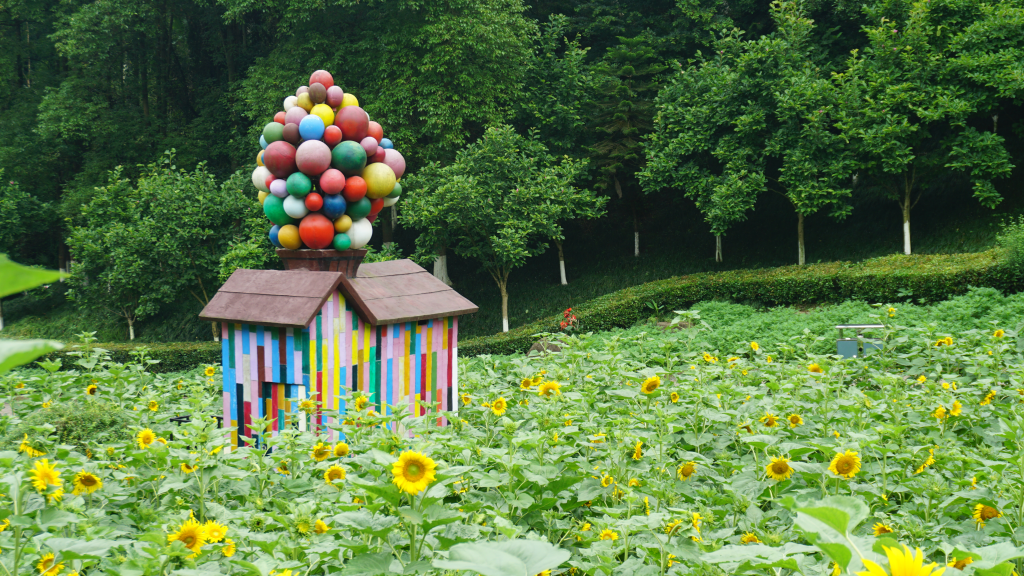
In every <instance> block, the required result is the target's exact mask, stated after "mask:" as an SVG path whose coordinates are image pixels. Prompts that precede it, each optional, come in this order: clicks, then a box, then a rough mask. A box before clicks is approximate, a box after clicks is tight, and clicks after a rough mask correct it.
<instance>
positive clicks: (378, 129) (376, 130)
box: [366, 120, 384, 144]
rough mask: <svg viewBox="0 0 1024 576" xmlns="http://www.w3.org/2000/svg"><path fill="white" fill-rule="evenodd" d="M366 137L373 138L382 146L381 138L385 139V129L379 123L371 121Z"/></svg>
mask: <svg viewBox="0 0 1024 576" xmlns="http://www.w3.org/2000/svg"><path fill="white" fill-rule="evenodd" d="M366 135H367V136H372V137H373V139H374V140H376V141H377V143H378V144H380V140H381V138H383V137H384V128H383V127H382V126H381V125H380V123H378V122H374V121H373V120H370V124H369V126H368V127H367V128H366Z"/></svg>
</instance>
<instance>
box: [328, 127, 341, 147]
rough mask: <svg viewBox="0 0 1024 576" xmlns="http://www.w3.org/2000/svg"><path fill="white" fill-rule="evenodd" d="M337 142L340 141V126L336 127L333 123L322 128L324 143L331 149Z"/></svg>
mask: <svg viewBox="0 0 1024 576" xmlns="http://www.w3.org/2000/svg"><path fill="white" fill-rule="evenodd" d="M339 142H341V128H338V127H337V126H335V125H334V124H331V125H330V126H328V127H327V128H324V144H327V145H328V146H330V147H331V148H332V149H333V148H334V147H335V146H337V145H338V143H339Z"/></svg>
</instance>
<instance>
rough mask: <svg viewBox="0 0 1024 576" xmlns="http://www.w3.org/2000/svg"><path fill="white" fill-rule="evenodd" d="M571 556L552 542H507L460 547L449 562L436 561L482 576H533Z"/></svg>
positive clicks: (450, 552) (451, 568)
mask: <svg viewBox="0 0 1024 576" xmlns="http://www.w3.org/2000/svg"><path fill="white" fill-rule="evenodd" d="M569 557H570V554H569V552H568V551H566V550H562V549H561V548H558V547H556V546H553V545H551V544H549V543H548V542H538V541H534V540H507V541H505V542H473V543H470V544H458V545H456V546H453V547H452V548H451V550H449V552H448V560H434V566H435V567H437V568H442V569H444V570H468V571H470V572H475V573H477V574H481V575H482V576H533V575H534V574H539V573H541V572H543V571H545V570H551V569H554V568H557V567H558V566H560V565H561V564H562V563H563V562H565V561H566V560H568V559H569Z"/></svg>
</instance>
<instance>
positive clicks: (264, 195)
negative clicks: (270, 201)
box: [256, 190, 269, 206]
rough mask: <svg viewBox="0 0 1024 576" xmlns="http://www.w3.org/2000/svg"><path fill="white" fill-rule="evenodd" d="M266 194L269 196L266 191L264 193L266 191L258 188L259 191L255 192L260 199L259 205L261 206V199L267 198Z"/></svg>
mask: <svg viewBox="0 0 1024 576" xmlns="http://www.w3.org/2000/svg"><path fill="white" fill-rule="evenodd" d="M267 196H269V194H267V193H266V192H264V191H263V190H260V191H259V192H258V193H257V194H256V197H257V198H259V199H260V206H263V201H264V200H266V199H267Z"/></svg>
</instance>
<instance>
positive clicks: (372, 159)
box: [366, 148, 387, 164]
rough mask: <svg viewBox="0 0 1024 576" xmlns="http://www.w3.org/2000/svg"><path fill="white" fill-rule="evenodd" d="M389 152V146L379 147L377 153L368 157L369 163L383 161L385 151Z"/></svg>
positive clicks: (367, 161)
mask: <svg viewBox="0 0 1024 576" xmlns="http://www.w3.org/2000/svg"><path fill="white" fill-rule="evenodd" d="M385 152H387V148H377V153H376V154H374V155H373V156H372V157H370V158H367V159H366V163H367V164H373V163H374V162H383V161H384V153H385Z"/></svg>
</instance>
